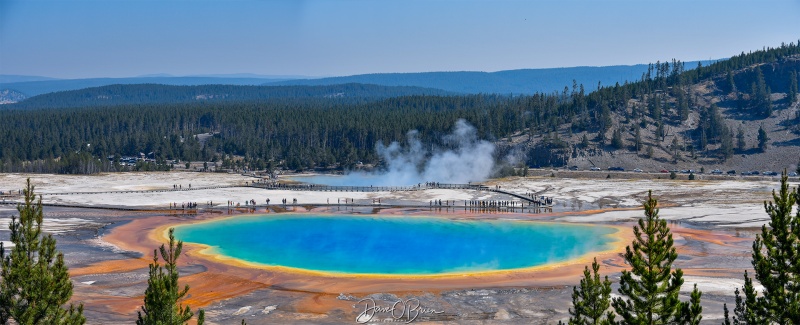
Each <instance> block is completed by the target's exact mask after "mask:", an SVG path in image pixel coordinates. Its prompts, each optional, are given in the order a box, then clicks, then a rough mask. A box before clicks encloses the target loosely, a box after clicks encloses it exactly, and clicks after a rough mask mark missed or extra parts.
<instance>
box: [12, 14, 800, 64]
mask: <svg viewBox="0 0 800 325" xmlns="http://www.w3.org/2000/svg"><path fill="white" fill-rule="evenodd" d="M798 39H800V1H798V0H780V1H772V0H767V1H744V0H714V1H683V0H673V1H661V0H647V1H642V0H637V1H622V0H606V1H598V0H582V1H578V0H575V1H568V0H562V1H555V0H554V1H504V0H482V1H478V0H472V1H455V0H362V1H357V0H340V1H333V0H325V1H323V0H319V1H302V0H291V1H289V0H287V1H275V0H258V1H255V0H253V1H250V0H232V1H204V0H197V1H188V0H161V1H131V0H102V1H87V0H75V1H66V0H61V1H42V0H24V1H14V0H0V74H22V75H41V76H51V77H60V78H85V77H127V76H137V75H145V74H156V73H167V74H172V75H193V74H229V73H254V74H263V75H305V76H335V75H351V74H361V73H377V72H419V71H461V70H473V71H497V70H508V69H522V68H548V67H564V66H604V65H620V64H638V63H648V62H655V61H656V60H662V61H663V60H669V59H672V58H677V59H680V60H684V61H691V60H705V59H716V58H724V57H729V56H731V55H734V54H737V53H740V52H741V51H749V50H756V49H760V48H761V47H763V46H779V45H780V43H781V42H787V43H788V42H797V40H798Z"/></svg>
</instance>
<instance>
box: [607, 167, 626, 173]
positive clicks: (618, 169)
mask: <svg viewBox="0 0 800 325" xmlns="http://www.w3.org/2000/svg"><path fill="white" fill-rule="evenodd" d="M608 170H613V171H618V172H621V171H625V168H622V167H608Z"/></svg>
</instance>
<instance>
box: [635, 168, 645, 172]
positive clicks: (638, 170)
mask: <svg viewBox="0 0 800 325" xmlns="http://www.w3.org/2000/svg"><path fill="white" fill-rule="evenodd" d="M633 172H635V173H641V172H643V170H641V169H639V168H636V169H634V170H633Z"/></svg>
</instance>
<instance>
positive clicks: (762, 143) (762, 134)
mask: <svg viewBox="0 0 800 325" xmlns="http://www.w3.org/2000/svg"><path fill="white" fill-rule="evenodd" d="M767 141H769V137H768V136H767V131H764V126H763V125H762V126H760V127H758V149H759V150H761V152H764V151H767Z"/></svg>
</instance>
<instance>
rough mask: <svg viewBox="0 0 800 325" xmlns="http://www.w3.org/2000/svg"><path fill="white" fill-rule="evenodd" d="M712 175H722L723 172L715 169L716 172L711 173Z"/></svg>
mask: <svg viewBox="0 0 800 325" xmlns="http://www.w3.org/2000/svg"><path fill="white" fill-rule="evenodd" d="M711 173H712V174H716V175H720V174H722V171H721V170H719V169H714V170H712V171H711Z"/></svg>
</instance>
